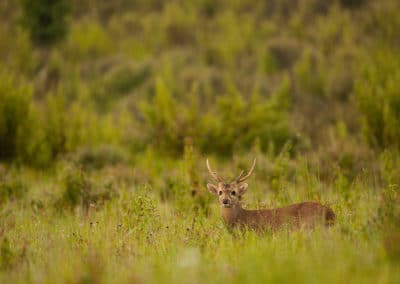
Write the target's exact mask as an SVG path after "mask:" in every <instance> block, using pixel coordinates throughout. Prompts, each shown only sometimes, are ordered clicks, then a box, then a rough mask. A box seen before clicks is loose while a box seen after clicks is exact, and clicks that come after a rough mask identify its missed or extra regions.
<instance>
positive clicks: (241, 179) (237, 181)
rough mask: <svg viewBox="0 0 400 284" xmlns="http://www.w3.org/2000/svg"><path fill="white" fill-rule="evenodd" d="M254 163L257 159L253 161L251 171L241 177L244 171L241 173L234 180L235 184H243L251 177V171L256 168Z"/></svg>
mask: <svg viewBox="0 0 400 284" xmlns="http://www.w3.org/2000/svg"><path fill="white" fill-rule="evenodd" d="M256 161H257V158H255V159H254V161H253V165H252V166H251V169H250V171H249V172H248V173H247V175H245V176H243V173H244V171H242V172H241V173H240V175H239V176H238V177H237V178H236V183H241V182H244V181H245V180H246V179H248V178H249V177H250V176H251V174H252V173H253V171H254V167H255V166H256Z"/></svg>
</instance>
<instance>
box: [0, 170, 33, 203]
mask: <svg viewBox="0 0 400 284" xmlns="http://www.w3.org/2000/svg"><path fill="white" fill-rule="evenodd" d="M27 192H28V187H27V186H26V184H25V183H24V182H23V181H22V180H21V179H19V178H17V177H16V176H12V177H10V176H3V177H0V205H1V204H2V203H4V202H7V201H13V200H18V199H21V198H23V197H24V196H25V195H26V193H27Z"/></svg>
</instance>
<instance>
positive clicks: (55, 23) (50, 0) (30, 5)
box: [20, 0, 71, 45]
mask: <svg viewBox="0 0 400 284" xmlns="http://www.w3.org/2000/svg"><path fill="white" fill-rule="evenodd" d="M20 1H21V6H22V10H23V16H22V23H23V25H24V26H25V27H26V29H28V30H29V33H30V36H31V39H32V41H33V42H35V43H37V44H39V45H48V44H52V43H54V42H57V41H58V40H60V39H62V38H64V37H65V35H66V33H67V30H68V25H67V21H66V16H67V15H68V13H69V12H70V11H71V4H70V1H68V0H36V1H30V0H20Z"/></svg>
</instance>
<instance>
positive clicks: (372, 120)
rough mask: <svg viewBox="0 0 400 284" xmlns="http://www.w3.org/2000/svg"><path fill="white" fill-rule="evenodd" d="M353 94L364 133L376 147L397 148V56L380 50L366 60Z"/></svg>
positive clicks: (399, 133) (399, 100)
mask: <svg viewBox="0 0 400 284" xmlns="http://www.w3.org/2000/svg"><path fill="white" fill-rule="evenodd" d="M365 62H366V63H365V64H364V66H363V68H362V72H361V76H360V78H359V79H358V80H357V81H356V83H355V94H356V100H357V104H358V107H359V110H360V112H361V114H362V119H363V126H364V134H365V136H366V138H367V140H368V141H369V143H370V144H371V145H373V146H375V147H381V148H384V147H397V148H399V147H400V127H399V125H400V93H399V89H398V82H400V68H399V67H400V56H399V55H398V52H397V51H390V50H381V51H378V52H375V53H374V54H372V56H371V59H370V60H366V61H365Z"/></svg>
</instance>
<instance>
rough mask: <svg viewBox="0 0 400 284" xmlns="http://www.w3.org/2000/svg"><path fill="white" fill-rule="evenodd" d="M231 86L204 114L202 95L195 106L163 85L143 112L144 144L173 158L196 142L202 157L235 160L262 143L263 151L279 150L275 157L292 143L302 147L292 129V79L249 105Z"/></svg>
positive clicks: (257, 96) (196, 99) (193, 98)
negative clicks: (235, 155)
mask: <svg viewBox="0 0 400 284" xmlns="http://www.w3.org/2000/svg"><path fill="white" fill-rule="evenodd" d="M227 85H228V86H227V88H228V89H230V91H229V92H228V93H227V94H226V95H223V96H220V97H219V98H218V99H217V102H216V104H215V106H214V107H213V108H210V109H209V110H206V111H203V110H201V106H200V104H199V102H198V98H196V94H191V96H190V97H191V100H190V101H189V102H186V103H184V102H180V101H178V100H177V99H175V98H174V97H173V95H172V94H171V91H170V90H169V88H168V87H167V86H166V85H165V84H164V82H163V81H162V80H161V79H159V80H158V81H157V82H156V94H155V96H154V98H153V99H152V100H151V101H150V102H148V103H144V104H143V105H142V108H141V110H142V113H143V115H144V118H145V124H144V125H143V126H144V129H143V132H142V133H143V136H144V137H145V138H144V141H145V142H144V143H145V144H147V145H152V146H154V147H155V148H156V149H157V150H163V151H165V152H166V153H169V154H182V153H183V151H184V145H185V140H186V139H192V141H193V143H194V145H195V146H196V147H198V148H199V149H200V150H201V151H202V152H208V153H210V152H212V153H217V154H219V155H231V154H232V153H233V152H234V150H243V149H247V150H248V149H250V148H251V147H252V146H253V145H254V143H255V142H256V141H259V143H260V145H261V149H262V151H267V150H269V149H270V147H273V148H274V152H275V153H278V152H279V151H280V149H281V148H282V147H283V145H285V143H286V142H287V141H288V140H292V141H293V142H296V141H295V139H294V135H293V134H292V133H291V130H290V127H289V124H288V108H289V105H290V98H289V91H290V83H289V80H288V79H287V78H286V79H285V80H283V82H282V85H281V86H280V88H279V89H278V90H277V91H276V92H275V93H274V94H273V95H272V96H271V97H270V98H265V97H263V96H261V95H259V94H255V95H254V96H252V98H251V99H250V100H247V99H245V98H244V97H243V96H242V94H240V93H239V92H238V90H237V89H236V88H235V87H234V86H233V84H229V83H227Z"/></svg>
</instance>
